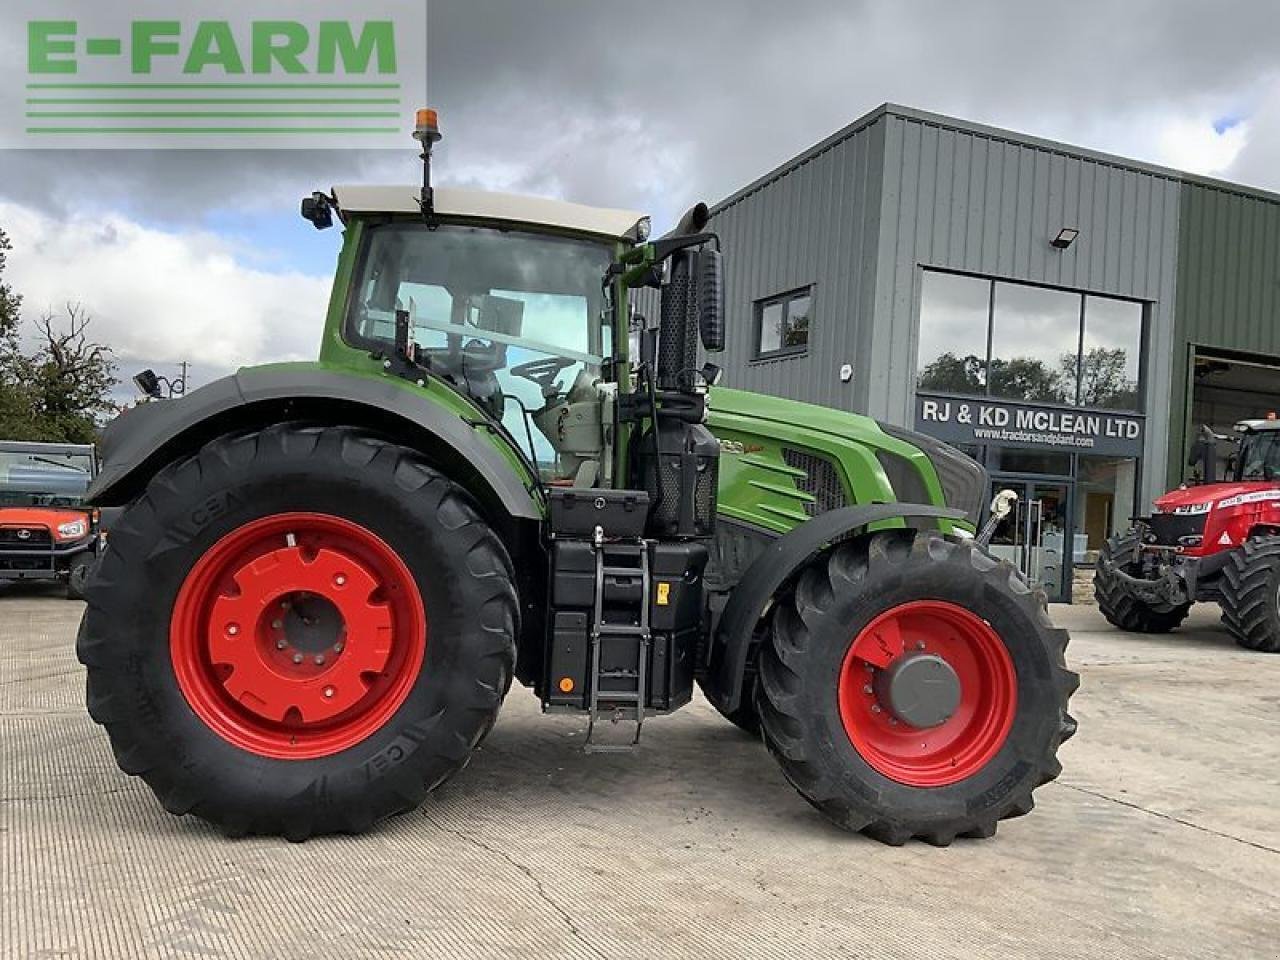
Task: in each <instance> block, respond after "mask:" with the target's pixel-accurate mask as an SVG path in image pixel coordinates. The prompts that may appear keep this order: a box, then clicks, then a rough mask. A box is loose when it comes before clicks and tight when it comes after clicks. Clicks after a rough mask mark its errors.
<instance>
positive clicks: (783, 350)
mask: <svg viewBox="0 0 1280 960" xmlns="http://www.w3.org/2000/svg"><path fill="white" fill-rule="evenodd" d="M712 226H713V228H714V229H715V230H716V231H717V232H718V233H719V234H720V236H721V238H722V240H723V243H724V248H725V251H726V253H727V254H728V263H729V272H728V276H727V280H728V305H729V320H730V326H731V331H732V335H731V336H730V338H729V344H730V346H729V349H728V351H727V352H726V354H725V355H724V359H723V360H722V361H720V362H721V363H722V365H723V366H724V367H725V374H726V376H725V382H726V383H727V384H729V385H731V386H738V387H743V388H745V389H750V390H758V391H762V392H766V393H774V394H778V395H782V396H788V397H793V398H795V399H800V400H808V401H811V402H814V403H820V404H823V405H827V406H834V407H841V408H845V409H850V410H855V411H858V412H860V413H866V414H869V415H871V416H873V417H876V418H877V419H881V420H884V421H887V422H890V423H895V424H899V425H903V426H913V427H915V428H916V429H920V430H922V431H924V432H926V433H931V434H933V435H935V436H939V437H941V438H942V439H944V440H947V441H949V442H952V443H955V444H957V445H959V446H961V447H962V448H964V449H966V450H967V451H968V452H970V453H971V454H973V455H974V456H977V457H979V458H980V459H982V460H984V462H985V463H986V464H987V466H988V468H989V469H990V470H991V471H992V474H993V477H994V481H995V483H997V484H999V485H1001V486H1014V487H1015V488H1016V489H1018V490H1019V492H1020V493H1021V494H1022V496H1023V500H1024V503H1025V504H1026V507H1025V508H1024V510H1023V511H1022V513H1021V514H1020V515H1019V517H1018V518H1017V520H1016V522H1014V523H1013V524H1012V525H1011V528H1010V530H1009V531H1008V532H1007V534H1006V535H1005V539H1006V540H1007V541H1008V542H1007V543H1006V544H1004V546H1006V547H1007V548H1009V550H1010V551H1011V552H1013V553H1016V554H1017V556H1018V557H1019V560H1020V562H1022V563H1023V564H1024V566H1028V567H1029V568H1031V572H1032V573H1033V574H1035V575H1037V576H1039V577H1040V578H1041V579H1043V580H1044V581H1045V582H1046V583H1047V584H1048V585H1049V586H1050V588H1051V591H1060V592H1061V594H1062V595H1063V596H1064V597H1065V596H1066V595H1067V594H1068V591H1069V582H1070V576H1071V572H1072V567H1073V565H1078V564H1081V563H1087V562H1089V561H1090V560H1091V559H1092V556H1093V555H1094V554H1095V553H1096V550H1097V548H1098V547H1099V546H1100V544H1101V541H1102V540H1104V539H1105V537H1106V535H1107V534H1108V533H1109V532H1112V531H1114V530H1116V529H1119V528H1122V527H1124V526H1126V525H1127V523H1128V518H1129V517H1130V516H1132V515H1133V514H1135V513H1141V512H1144V511H1145V510H1146V508H1147V505H1148V503H1149V501H1150V499H1151V498H1152V497H1154V496H1156V495H1157V494H1158V493H1160V492H1162V491H1163V490H1164V489H1166V488H1167V487H1168V486H1169V485H1170V484H1171V483H1175V482H1177V481H1178V480H1179V479H1180V478H1181V477H1182V476H1183V474H1184V466H1183V464H1184V463H1185V460H1186V453H1187V449H1188V444H1189V442H1190V438H1191V436H1192V435H1193V433H1194V429H1193V427H1194V425H1195V424H1198V423H1199V422H1210V423H1213V424H1214V425H1216V426H1218V427H1219V428H1224V427H1229V425H1230V423H1231V422H1234V420H1235V419H1239V418H1240V417H1242V416H1245V415H1248V416H1258V415H1261V414H1262V413H1263V412H1265V410H1269V409H1271V408H1273V407H1274V406H1276V405H1280V197H1277V196H1275V195H1273V194H1268V193H1265V192H1262V191H1257V190H1251V189H1248V188H1245V187H1241V186H1237V185H1233V184H1228V183H1224V182H1220V181H1215V180H1211V179H1207V178H1202V177H1195V176H1191V175H1189V174H1184V173H1180V172H1177V171H1174V170H1168V169H1163V168H1160V167H1155V166H1151V165H1148V164H1142V163H1138V162H1136V161H1131V160H1126V159H1123V158H1120V157H1114V156H1108V155H1105V154H1101V153H1097V152H1094V151H1090V150H1085V149H1081V148H1077V147H1071V146H1066V145H1063V144H1059V143H1053V142H1049V141H1045V140H1041V139H1037V138H1034V137H1028V136H1024V135H1021V134H1017V133H1012V132H1009V131H1005V130H998V129H994V128H991V127H985V126H980V125H977V124H972V123H968V122H965V121H961V120H956V119H953V118H950V117H944V116H939V115H936V114H930V113H925V112H922V111H919V110H914V109H910V108H906V107H900V106H894V105H891V104H886V105H884V106H881V107H879V108H878V109H876V110H874V111H872V112H871V113H869V114H867V115H866V116H864V117H862V118H861V119H859V120H857V121H856V122H854V123H853V124H851V125H850V126H848V127H846V128H845V129H843V130H841V131H839V132H838V133H836V134H834V135H833V136H831V137H829V138H828V139H826V140H824V141H823V142H821V143H819V144H817V145H816V146H814V147H813V148H812V149H810V150H807V151H805V152H804V153H802V154H801V155H800V156H798V157H796V158H795V159H793V160H791V161H789V162H788V163H786V164H784V165H783V166H781V167H779V168H778V169H776V170H774V171H772V172H770V173H768V174H767V175H765V176H764V177H762V178H760V179H759V180H757V181H755V182H754V183H752V184H750V185H748V186H746V187H744V188H743V189H741V190H739V191H738V192H736V193H734V194H733V195H732V196H730V197H728V198H727V199H725V200H724V201H722V202H720V203H719V204H717V205H715V207H714V208H713V221H712Z"/></svg>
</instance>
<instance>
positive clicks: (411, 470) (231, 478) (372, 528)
mask: <svg viewBox="0 0 1280 960" xmlns="http://www.w3.org/2000/svg"><path fill="white" fill-rule="evenodd" d="M308 518H310V519H308ZM295 523H297V524H299V525H298V527H297V535H296V536H295V535H294V529H295V528H294V526H293V525H294V524H295ZM308 524H309V525H308ZM286 531H287V532H286ZM264 538H265V540H264ZM263 543H265V544H266V545H265V546H263V545H262V544H263ZM236 550H239V553H236V552H235V551H236ZM264 550H265V551H267V552H265V553H264V552H263V551H264ZM344 551H346V552H344ZM335 557H336V558H337V560H335V559H334V558H335ZM223 558H231V559H229V560H228V561H227V562H226V563H224V564H223V566H222V567H219V564H220V563H223ZM245 558H248V559H245ZM322 562H323V563H324V564H327V563H330V562H335V563H339V564H340V566H335V567H333V570H332V571H330V570H329V568H328V567H322ZM291 565H292V566H291ZM277 570H280V571H283V573H280V574H278V573H276V572H275V571H277ZM291 571H292V572H291ZM286 574H287V577H285V579H282V580H280V581H279V583H280V584H283V587H280V588H277V587H275V586H270V589H288V590H291V591H293V592H291V593H282V594H280V597H286V598H292V599H291V600H289V601H288V602H286V601H282V602H281V603H280V604H279V605H277V604H276V603H275V600H276V599H280V597H276V596H275V595H274V594H270V593H269V589H268V587H269V585H271V584H274V583H275V582H276V581H272V580H271V579H270V577H272V576H284V575H286ZM288 577H293V578H295V579H293V580H289V579H288ZM307 577H310V578H313V579H312V580H308V579H305V578H307ZM298 578H303V579H298ZM313 580H314V583H313ZM299 583H302V584H303V586H305V588H306V589H303V590H300V589H298V584H299ZM316 584H318V586H317V585H316ZM329 584H332V585H333V586H332V587H330V586H329ZM340 588H341V589H340ZM343 590H345V591H346V592H345V593H344V592H343ZM273 597H274V599H273ZM317 598H319V599H317ZM87 600H88V606H87V608H86V612H85V615H84V618H83V620H82V622H81V626H80V634H79V637H78V642H77V651H78V654H79V657H80V660H81V662H82V663H84V664H85V666H86V667H87V668H88V686H87V699H88V707H89V713H90V714H91V715H92V717H93V719H94V720H96V721H97V722H98V723H100V724H102V725H103V726H105V727H106V729H107V732H108V734H109V735H110V738H111V746H112V749H113V751H114V752H115V756H116V761H117V763H118V764H119V765H120V768H121V769H122V770H124V771H125V772H126V773H129V774H132V775H135V776H140V777H142V778H143V779H144V780H145V781H146V782H147V784H148V786H150V787H151V789H152V790H153V791H154V792H155V794H156V796H157V797H158V798H159V799H160V801H161V803H162V804H163V805H164V807H165V808H166V809H167V810H168V811H169V812H171V813H174V814H179V815H181V814H186V813H192V814H195V815H196V816H198V817H201V818H203V819H205V820H208V821H210V822H212V823H215V824H217V825H218V826H219V827H221V828H222V830H223V831H224V832H226V833H227V834H229V835H234V836H239V835H243V834H248V833H258V834H277V835H283V836H286V837H288V838H289V839H290V840H303V839H306V838H307V837H308V836H311V835H314V834H324V833H333V832H341V833H356V832H360V831H362V830H365V829H367V828H368V827H370V826H371V825H372V824H374V823H376V822H377V821H379V820H382V819H383V818H385V817H388V816H391V815H392V814H395V813H399V812H402V811H405V810H409V809H411V808H413V807H415V806H417V805H418V804H419V803H421V802H422V800H423V799H424V797H425V796H426V794H427V792H428V791H430V790H431V789H433V788H434V787H436V786H437V785H439V784H440V783H442V782H443V781H444V780H446V779H447V778H448V777H449V776H451V775H452V774H454V773H456V772H457V771H458V770H459V769H461V768H462V767H463V766H464V765H465V764H466V762H467V760H468V759H469V758H470V756H471V752H472V750H473V749H474V748H475V746H476V745H477V744H478V743H479V742H480V740H481V739H482V738H483V736H484V735H485V734H486V733H487V732H488V730H489V728H490V727H491V726H492V724H493V721H494V718H495V717H496V715H497V712H498V709H499V707H500V705H501V703H502V699H503V695H504V694H505V692H506V690H507V687H508V685H509V684H510V680H511V674H512V668H513V663H514V656H515V638H516V636H517V628H518V620H517V617H518V609H519V608H518V604H517V600H516V591H515V588H514V586H513V573H512V568H511V561H510V559H509V558H508V556H507V553H506V551H505V550H504V549H503V546H502V544H501V543H500V542H499V541H498V539H497V537H495V535H494V534H493V532H492V531H491V530H490V529H489V527H488V526H487V525H486V524H485V523H484V522H483V521H482V520H481V519H480V517H479V516H478V514H477V513H476V511H475V509H474V507H473V506H472V503H471V501H470V498H469V497H468V496H467V495H466V494H465V492H464V491H462V490H461V489H460V488H459V487H458V486H457V485H455V484H454V483H452V482H451V481H449V480H448V479H447V478H445V477H444V476H442V475H441V474H439V473H438V472H436V471H435V470H433V469H432V468H431V467H430V466H428V465H427V464H426V463H425V462H424V461H423V460H422V458H421V457H420V456H419V455H418V454H417V453H415V452H414V451H411V450H408V449H405V448H403V447H399V446H395V445H394V444H391V443H387V442H385V441H382V440H379V439H376V438H374V437H371V436H369V435H367V434H365V433H363V432H362V431H359V430H357V429H354V428H350V427H319V426H307V425H303V424H296V423H294V424H282V425H278V426H272V427H269V428H267V429H265V430H261V431H258V432H252V433H246V434H242V435H238V436H229V437H222V438H219V439H216V440H214V441H212V442H210V443H209V444H207V445H206V446H205V447H204V448H203V449H202V450H200V452H199V453H198V454H196V455H195V456H193V457H190V458H188V459H185V460H182V461H179V462H177V463H174V464H172V465H171V466H169V467H166V468H165V469H164V470H162V471H161V472H160V473H159V474H157V475H156V476H155V478H154V479H153V480H152V481H151V483H150V484H148V486H147V489H146V491H145V493H143V495H142V496H141V497H140V498H139V499H138V500H137V501H135V502H134V503H133V504H132V505H131V506H130V507H129V508H128V509H127V510H126V511H125V513H124V515H123V516H122V517H121V518H120V520H119V522H118V523H117V524H116V525H115V526H114V528H113V529H112V531H111V540H110V543H109V545H108V547H107V549H106V551H105V552H104V554H103V556H102V561H101V564H100V566H99V568H98V570H97V572H96V574H95V576H94V577H93V578H92V580H91V581H90V583H89V586H88V597H87ZM255 604H256V605H255ZM325 604H329V605H330V606H332V607H335V608H336V610H337V617H338V619H337V620H336V621H335V620H334V619H333V613H332V612H329V613H325V610H326V609H327V608H325V606H324V605H325ZM237 605H239V606H237ZM277 606H278V607H279V608H280V609H287V610H288V613H286V614H281V613H280V612H278V609H277ZM304 606H305V607H306V610H305V611H304V609H303V608H304ZM234 610H239V611H240V613H239V614H234V613H232V612H228V611H234ZM257 610H260V611H261V612H260V613H257V614H254V613H253V611H257ZM419 614H421V616H419ZM282 616H283V617H284V618H285V621H287V622H283V626H282V623H281V621H280V620H279V618H281V617H282ZM290 617H296V619H293V620H291V619H289V618H290ZM273 618H275V619H273ZM232 621H242V622H243V623H244V626H243V627H240V626H239V625H238V624H237V625H236V628H235V629H232V627H231V623H232ZM326 623H327V624H330V627H328V628H326V627H325V624H326ZM335 623H336V625H333V624H335ZM219 627H221V628H222V629H219ZM325 629H328V630H330V631H331V632H329V633H328V634H326V635H325V636H324V637H323V638H322V640H323V643H325V644H328V645H327V646H324V647H323V650H321V648H320V647H319V646H314V645H313V644H312V643H311V641H312V640H314V639H316V634H317V632H322V631H323V630H325ZM281 630H283V632H282V633H281V632H280V631H281ZM271 631H276V632H274V633H273V632H271ZM291 631H293V632H291ZM307 631H312V632H311V633H308V632H307ZM277 636H278V637H279V639H275V638H276V637H277ZM304 640H307V641H308V643H307V645H306V650H307V653H306V654H305V657H303V658H302V659H301V660H299V659H293V657H294V656H295V655H293V654H291V650H293V649H302V648H303V646H304V643H303V641H304ZM237 643H239V644H240V645H239V646H237V645H236V644H237ZM246 644H247V645H246ZM295 644H296V645H297V646H296V647H295V646H293V645H295ZM277 651H279V652H280V657H279V658H277V656H276V654H277ZM321 653H323V654H324V655H325V656H327V657H329V658H330V659H329V661H328V662H327V663H326V664H325V665H324V666H323V667H321V666H314V667H313V666H312V661H313V660H314V663H315V664H319V663H320V660H319V659H316V658H317V657H318V656H320V654H321ZM299 656H300V655H299ZM343 657H346V658H348V659H346V660H345V662H344V661H343V660H342V659H341V658H343ZM255 658H256V659H255ZM299 662H301V666H298V667H297V668H296V671H297V673H296V675H295V674H294V673H292V672H291V670H293V669H294V668H293V667H292V666H291V664H297V663H299ZM260 663H261V664H265V665H267V669H265V670H259V669H257V667H258V665H259V664H260ZM228 665H231V669H230V672H229V673H228V670H227V668H228ZM241 671H243V672H241ZM334 678H336V679H334ZM356 678H358V682H356ZM251 681H252V683H251ZM253 684H257V686H253ZM320 685H324V688H323V689H324V692H323V695H321V692H320V691H321V687H320ZM246 686H249V687H251V689H250V692H249V693H244V692H243V688H245V687H246ZM237 691H239V692H237ZM272 697H275V698H276V699H275V700H274V702H273V701H271V698H272ZM325 697H328V698H335V697H336V699H331V700H329V701H326V700H325V699H324V698H325ZM264 698H265V699H264ZM287 698H293V699H287ZM347 701H350V706H342V707H341V710H340V709H339V702H342V703H346V702H347ZM290 703H292V704H295V705H294V706H291V707H288V708H287V709H285V708H284V707H283V705H284V704H290ZM262 704H267V706H263V705H262ZM273 704H274V705H273ZM326 705H327V707H328V709H329V713H327V714H326V713H325V710H326ZM268 707H271V708H272V709H274V710H275V713H274V714H273V713H271V709H268Z"/></svg>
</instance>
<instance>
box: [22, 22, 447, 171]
mask: <svg viewBox="0 0 1280 960" xmlns="http://www.w3.org/2000/svg"><path fill="white" fill-rule="evenodd" d="M0 24H2V25H3V26H2V28H3V29H4V30H6V31H8V33H9V35H10V36H13V37H19V36H20V37H22V38H23V40H24V41H25V57H21V58H19V57H14V58H10V59H8V60H7V61H5V62H3V63H0V72H7V74H8V75H7V76H4V78H3V79H4V80H5V81H7V82H6V84H5V87H6V88H7V89H9V90H10V91H11V94H10V96H9V97H5V98H0V147H3V148H15V147H17V148H21V147H27V148H44V149H47V148H50V147H74V148H77V149H85V148H92V149H99V150H100V149H103V148H128V149H138V148H144V149H157V148H164V147H176V148H187V149H189V148H191V147H208V148H226V147H237V148H252V149H262V148H264V147H268V148H279V147H290V148H316V147H329V148H332V147H339V146H353V147H354V146H358V147H361V148H369V147H388V148H395V149H400V150H403V149H406V147H405V143H406V141H407V138H408V133H409V131H410V129H411V128H412V123H413V114H414V110H415V109H416V108H418V107H420V106H423V105H424V104H425V101H426V46H427V37H426V31H427V26H426V0H364V2H362V3H360V4H351V3H349V2H344V0H261V2H259V3H254V4H247V3H239V2H229V0H221V2H219V0H213V2H201V3H194V2H191V0H186V2H182V0H166V2H159V0H132V2H126V3H102V2H100V0H40V2H35V0H14V2H9V3H6V4H5V6H4V9H3V10H2V11H0Z"/></svg>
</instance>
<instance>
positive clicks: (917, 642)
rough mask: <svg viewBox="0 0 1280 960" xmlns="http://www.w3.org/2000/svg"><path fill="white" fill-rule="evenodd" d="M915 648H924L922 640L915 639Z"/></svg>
mask: <svg viewBox="0 0 1280 960" xmlns="http://www.w3.org/2000/svg"><path fill="white" fill-rule="evenodd" d="M916 649H917V650H923V649H924V641H923V640H917V641H916Z"/></svg>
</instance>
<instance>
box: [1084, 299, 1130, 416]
mask: <svg viewBox="0 0 1280 960" xmlns="http://www.w3.org/2000/svg"><path fill="white" fill-rule="evenodd" d="M1141 355H1142V304H1140V303H1133V302H1131V301H1128V300H1112V299H1110V298H1109V297H1091V296H1086V297H1085V298H1084V336H1083V338H1082V339H1081V349H1080V404H1081V405H1082V406H1085V407H1104V408H1106V409H1111V410H1137V409H1138V376H1139V363H1138V361H1139V358H1140V357H1141Z"/></svg>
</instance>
